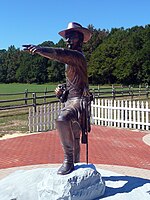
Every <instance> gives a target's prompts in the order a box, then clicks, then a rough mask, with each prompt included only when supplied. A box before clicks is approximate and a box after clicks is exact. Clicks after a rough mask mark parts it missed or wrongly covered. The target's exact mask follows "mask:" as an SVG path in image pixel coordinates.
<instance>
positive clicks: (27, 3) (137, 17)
mask: <svg viewBox="0 0 150 200" xmlns="http://www.w3.org/2000/svg"><path fill="white" fill-rule="evenodd" d="M70 21H75V22H78V23H80V24H82V25H83V26H84V27H87V26H88V25H89V24H92V25H93V26H94V27H95V28H97V29H98V28H100V29H109V30H110V29H111V28H120V27H124V28H125V29H126V28H131V27H133V26H136V25H138V26H145V25H147V24H150V0H105V1H104V0H76V1H72V0H70V1H69V0H65V1H63V0H5V1H2V0H1V2H0V49H7V48H8V47H9V46H11V45H15V47H16V48H22V47H21V46H22V44H40V43H42V42H44V41H48V40H50V41H53V42H54V43H57V42H58V41H59V40H60V39H61V37H60V36H59V35H58V32H59V31H61V30H63V29H65V28H66V27H67V24H68V23H69V22H70Z"/></svg>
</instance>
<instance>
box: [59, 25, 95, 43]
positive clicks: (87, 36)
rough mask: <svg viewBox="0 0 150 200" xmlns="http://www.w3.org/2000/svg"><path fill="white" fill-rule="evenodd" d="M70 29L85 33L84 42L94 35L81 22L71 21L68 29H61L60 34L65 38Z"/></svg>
mask: <svg viewBox="0 0 150 200" xmlns="http://www.w3.org/2000/svg"><path fill="white" fill-rule="evenodd" d="M70 31H79V32H81V33H83V35H84V39H83V42H87V41H88V40H89V39H90V38H91V36H92V33H91V31H90V30H89V29H87V28H84V27H82V26H81V25H80V24H78V23H76V22H70V23H69V24H68V27H67V29H66V30H63V31H60V32H59V35H61V36H62V37H63V38H65V36H66V34H67V33H68V32H70Z"/></svg>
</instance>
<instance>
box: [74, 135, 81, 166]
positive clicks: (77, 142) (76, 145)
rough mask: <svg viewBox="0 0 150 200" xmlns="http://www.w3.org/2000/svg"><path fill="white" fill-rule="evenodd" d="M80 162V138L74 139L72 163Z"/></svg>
mask: <svg viewBox="0 0 150 200" xmlns="http://www.w3.org/2000/svg"><path fill="white" fill-rule="evenodd" d="M78 162H80V138H75V141H74V163H78Z"/></svg>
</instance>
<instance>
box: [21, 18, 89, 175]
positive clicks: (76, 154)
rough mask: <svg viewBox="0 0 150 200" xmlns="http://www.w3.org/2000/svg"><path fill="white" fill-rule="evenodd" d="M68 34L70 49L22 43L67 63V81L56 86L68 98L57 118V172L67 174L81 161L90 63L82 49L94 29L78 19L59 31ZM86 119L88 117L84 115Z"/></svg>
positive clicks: (63, 99) (34, 50)
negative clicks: (59, 149) (59, 152)
mask: <svg viewBox="0 0 150 200" xmlns="http://www.w3.org/2000/svg"><path fill="white" fill-rule="evenodd" d="M59 34H60V35H61V36H62V37H63V38H65V40H66V46H67V49H63V48H51V47H40V46H34V45H23V46H24V47H25V48H24V50H26V51H28V52H30V53H32V54H35V53H37V54H39V55H41V56H44V57H47V58H49V59H52V60H56V61H58V62H62V63H65V64H66V68H65V72H66V84H65V85H58V87H57V88H56V90H55V93H56V95H57V96H58V98H59V99H60V100H61V101H62V102H65V107H64V108H63V109H62V110H61V113H60V115H59V117H58V119H57V120H56V126H57V130H58V132H59V136H60V140H61V144H62V147H63V151H64V162H63V164H62V166H61V167H60V168H59V170H58V172H57V173H58V174H61V175H65V174H68V173H70V172H71V171H72V170H73V169H74V163H77V162H79V161H80V130H81V129H82V126H83V110H84V108H83V103H82V101H83V96H88V94H89V86H88V75H87V63H86V60H85V57H84V55H83V53H82V45H83V42H85V43H86V42H87V41H88V40H89V39H90V38H91V35H92V34H91V32H90V31H89V30H88V29H87V28H84V27H82V26H81V25H80V24H78V23H76V22H71V23H69V24H68V28H67V29H66V30H63V31H61V32H59ZM84 120H85V119H84Z"/></svg>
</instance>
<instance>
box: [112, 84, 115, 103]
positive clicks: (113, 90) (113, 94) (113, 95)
mask: <svg viewBox="0 0 150 200" xmlns="http://www.w3.org/2000/svg"><path fill="white" fill-rule="evenodd" d="M115 93H116V92H115V88H114V86H113V85H112V97H113V100H114V99H115Z"/></svg>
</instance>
